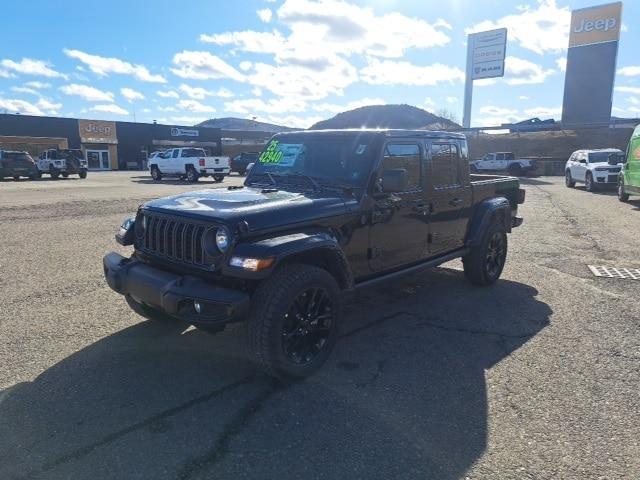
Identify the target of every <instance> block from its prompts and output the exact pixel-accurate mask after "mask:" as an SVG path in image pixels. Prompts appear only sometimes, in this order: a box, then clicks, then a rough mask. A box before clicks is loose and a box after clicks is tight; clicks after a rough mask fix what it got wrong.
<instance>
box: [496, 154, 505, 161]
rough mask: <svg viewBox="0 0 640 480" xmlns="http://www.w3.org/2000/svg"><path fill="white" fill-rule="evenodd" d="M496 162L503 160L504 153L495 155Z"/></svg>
mask: <svg viewBox="0 0 640 480" xmlns="http://www.w3.org/2000/svg"><path fill="white" fill-rule="evenodd" d="M496 160H504V153H498V154H497V155H496Z"/></svg>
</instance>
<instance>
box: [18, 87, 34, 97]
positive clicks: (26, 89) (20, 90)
mask: <svg viewBox="0 0 640 480" xmlns="http://www.w3.org/2000/svg"><path fill="white" fill-rule="evenodd" d="M11 91H12V92H16V93H28V94H30V95H37V96H40V92H39V91H37V90H35V89H33V88H29V87H11Z"/></svg>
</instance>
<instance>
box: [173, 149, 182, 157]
mask: <svg viewBox="0 0 640 480" xmlns="http://www.w3.org/2000/svg"><path fill="white" fill-rule="evenodd" d="M178 155H180V149H178V148H176V149H175V150H174V151H173V155H172V156H173V158H178Z"/></svg>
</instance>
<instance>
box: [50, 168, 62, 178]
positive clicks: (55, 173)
mask: <svg viewBox="0 0 640 480" xmlns="http://www.w3.org/2000/svg"><path fill="white" fill-rule="evenodd" d="M49 174H50V175H51V180H58V179H59V178H60V170H58V169H57V168H52V169H51V170H49Z"/></svg>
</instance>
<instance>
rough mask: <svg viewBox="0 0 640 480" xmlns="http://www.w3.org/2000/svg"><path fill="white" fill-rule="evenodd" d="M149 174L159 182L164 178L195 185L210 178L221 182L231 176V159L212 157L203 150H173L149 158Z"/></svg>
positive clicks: (187, 148) (189, 148) (188, 148)
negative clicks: (202, 179) (200, 180)
mask: <svg viewBox="0 0 640 480" xmlns="http://www.w3.org/2000/svg"><path fill="white" fill-rule="evenodd" d="M149 172H150V173H151V177H152V178H153V179H154V180H155V181H157V182H159V181H160V180H162V178H163V177H178V178H182V179H185V180H186V181H188V182H190V183H195V182H197V181H198V179H199V178H200V177H208V176H213V179H214V180H215V181H216V182H221V181H222V180H224V177H225V176H226V175H229V157H210V156H207V154H206V152H205V151H204V149H202V148H193V147H186V148H171V149H169V150H165V151H164V152H162V153H161V154H159V155H156V156H155V157H153V158H151V157H149Z"/></svg>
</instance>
